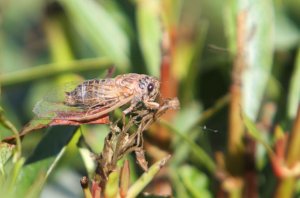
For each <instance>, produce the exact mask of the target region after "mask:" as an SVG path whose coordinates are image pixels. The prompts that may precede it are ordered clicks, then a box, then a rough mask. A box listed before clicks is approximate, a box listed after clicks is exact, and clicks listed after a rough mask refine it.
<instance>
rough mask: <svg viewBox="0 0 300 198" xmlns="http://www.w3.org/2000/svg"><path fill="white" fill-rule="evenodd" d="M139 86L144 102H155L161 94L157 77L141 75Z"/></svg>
mask: <svg viewBox="0 0 300 198" xmlns="http://www.w3.org/2000/svg"><path fill="white" fill-rule="evenodd" d="M138 86H139V89H140V92H141V94H142V99H143V100H146V101H154V100H155V99H156V97H157V95H158V93H159V88H160V82H159V80H158V79H157V78H155V77H152V76H147V75H141V76H140V79H139V82H138Z"/></svg>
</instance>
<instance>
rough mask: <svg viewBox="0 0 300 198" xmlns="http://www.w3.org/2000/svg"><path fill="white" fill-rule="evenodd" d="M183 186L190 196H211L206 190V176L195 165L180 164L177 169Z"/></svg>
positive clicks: (207, 184)
mask: <svg viewBox="0 0 300 198" xmlns="http://www.w3.org/2000/svg"><path fill="white" fill-rule="evenodd" d="M178 173H179V175H180V177H181V179H182V182H183V184H184V186H185V187H186V188H187V189H188V191H189V192H190V193H191V195H192V197H212V195H211V193H210V192H209V190H208V186H209V183H208V178H207V176H206V175H204V174H203V173H201V172H199V170H197V169H196V168H195V167H192V166H187V165H186V166H182V167H180V169H179V171H178Z"/></svg>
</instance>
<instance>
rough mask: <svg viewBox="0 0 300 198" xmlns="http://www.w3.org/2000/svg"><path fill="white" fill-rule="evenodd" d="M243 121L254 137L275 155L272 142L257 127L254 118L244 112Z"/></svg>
mask: <svg viewBox="0 0 300 198" xmlns="http://www.w3.org/2000/svg"><path fill="white" fill-rule="evenodd" d="M243 122H244V124H245V126H246V128H247V131H248V133H249V135H250V136H251V137H252V138H253V139H255V140H256V141H257V142H259V143H261V144H262V145H263V146H264V147H265V149H266V150H267V151H268V153H269V154H271V155H273V154H274V152H273V150H272V148H271V146H270V144H269V143H268V142H267V140H266V139H265V138H264V136H263V134H262V133H261V132H260V131H259V130H258V129H257V127H256V126H255V123H254V122H252V120H251V119H250V118H249V117H248V116H247V115H246V114H243Z"/></svg>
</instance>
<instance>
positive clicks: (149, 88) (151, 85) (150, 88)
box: [147, 83, 154, 92]
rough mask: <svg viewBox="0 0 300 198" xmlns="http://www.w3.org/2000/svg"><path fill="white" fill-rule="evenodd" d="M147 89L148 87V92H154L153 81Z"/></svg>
mask: <svg viewBox="0 0 300 198" xmlns="http://www.w3.org/2000/svg"><path fill="white" fill-rule="evenodd" d="M147 89H148V92H152V91H153V89H154V85H153V84H152V83H149V85H148V87H147Z"/></svg>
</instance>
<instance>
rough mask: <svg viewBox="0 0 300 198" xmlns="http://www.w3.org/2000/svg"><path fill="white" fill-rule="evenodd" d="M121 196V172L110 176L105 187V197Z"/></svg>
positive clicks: (115, 172)
mask: <svg viewBox="0 0 300 198" xmlns="http://www.w3.org/2000/svg"><path fill="white" fill-rule="evenodd" d="M118 194H119V171H114V172H112V173H111V174H109V177H108V181H107V184H106V186H105V191H104V197H107V198H114V197H118V196H117V195H118Z"/></svg>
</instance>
